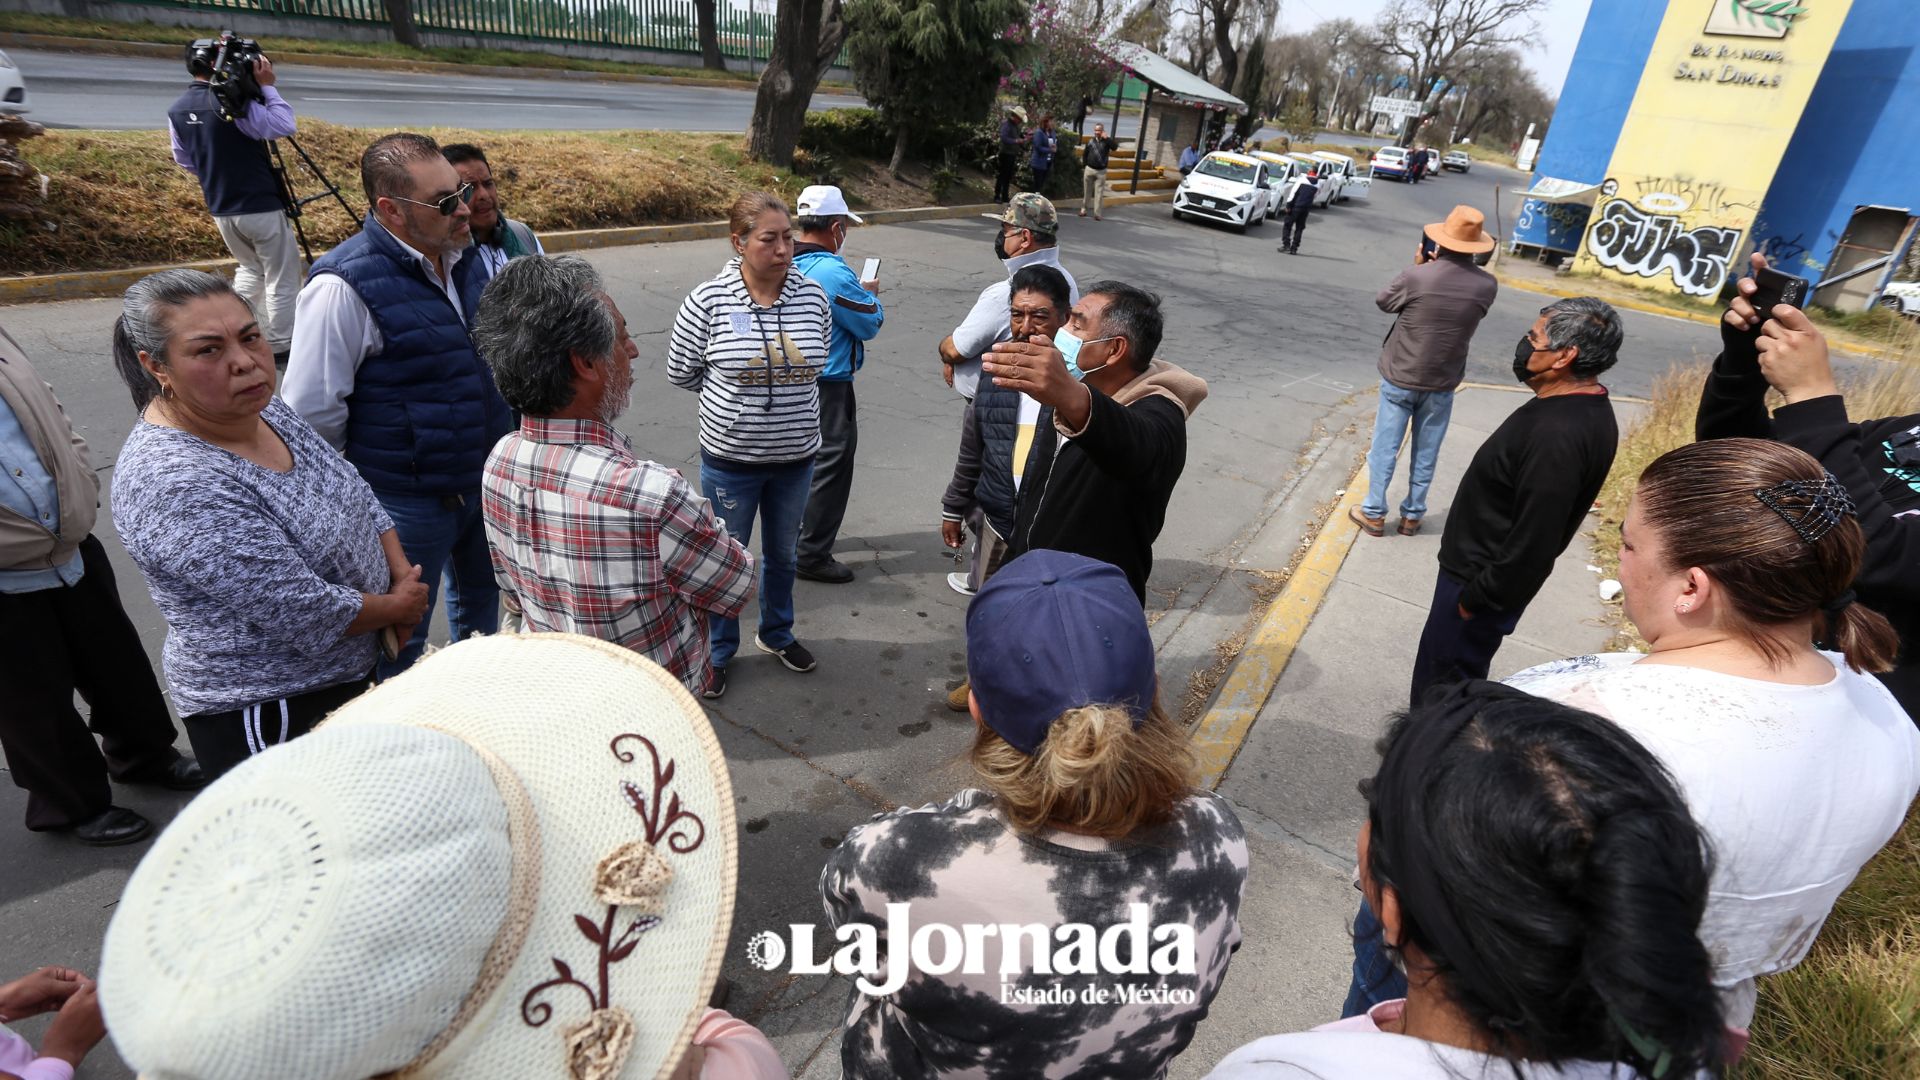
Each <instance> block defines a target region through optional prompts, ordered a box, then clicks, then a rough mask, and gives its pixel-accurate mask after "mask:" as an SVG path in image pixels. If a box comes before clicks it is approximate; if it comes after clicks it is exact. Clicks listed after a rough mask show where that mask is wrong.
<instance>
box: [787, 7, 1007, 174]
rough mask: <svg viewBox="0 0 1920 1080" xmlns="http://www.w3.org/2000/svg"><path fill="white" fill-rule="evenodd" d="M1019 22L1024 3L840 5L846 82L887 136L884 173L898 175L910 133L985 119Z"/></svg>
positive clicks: (1005, 67) (1004, 68)
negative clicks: (849, 65)
mask: <svg viewBox="0 0 1920 1080" xmlns="http://www.w3.org/2000/svg"><path fill="white" fill-rule="evenodd" d="M789 2H791V0H789ZM785 10H786V9H785V5H783V6H782V8H781V13H782V15H784V14H785ZM1026 20H1027V4H1026V0H852V2H851V3H850V4H848V6H847V49H848V52H849V54H850V59H851V60H852V62H853V82H854V85H855V86H856V87H858V88H859V90H860V93H861V94H862V95H863V96H865V97H866V99H867V101H868V103H869V104H871V105H872V106H873V107H874V108H875V109H877V110H879V112H880V117H881V119H882V120H884V121H885V122H886V124H887V126H888V127H889V128H891V129H892V130H893V160H892V162H891V163H890V165H889V166H888V168H889V170H890V171H892V172H893V173H894V174H895V175H896V176H897V175H899V172H900V167H901V165H902V164H903V163H904V162H905V160H906V156H907V143H908V141H909V139H910V138H911V136H912V133H913V131H914V130H915V129H924V128H931V127H939V126H943V125H948V124H964V123H971V122H974V121H979V120H983V119H986V117H987V115H988V113H989V112H990V111H991V110H992V108H993V98H994V93H995V91H996V90H998V88H999V86H1000V77H1001V76H1002V75H1003V74H1005V73H1007V72H1008V71H1011V70H1012V69H1013V66H1014V60H1015V59H1016V57H1017V55H1018V53H1019V50H1020V49H1021V48H1022V45H1021V43H1020V42H1019V41H1018V40H1016V38H1018V37H1019V36H1020V33H1019V32H1020V30H1021V27H1022V26H1023V25H1024V24H1025V22H1026Z"/></svg>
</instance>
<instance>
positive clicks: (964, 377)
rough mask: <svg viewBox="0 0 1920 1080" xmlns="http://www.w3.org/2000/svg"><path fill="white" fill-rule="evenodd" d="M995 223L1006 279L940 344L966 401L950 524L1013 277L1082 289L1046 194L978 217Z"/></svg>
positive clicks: (983, 294)
mask: <svg viewBox="0 0 1920 1080" xmlns="http://www.w3.org/2000/svg"><path fill="white" fill-rule="evenodd" d="M981 216H982V217H985V218H988V219H990V220H992V221H994V222H997V223H998V224H997V225H996V226H995V228H996V230H997V231H996V232H995V234H994V238H993V253H994V254H995V255H998V256H999V257H1000V263H1001V265H1002V266H1003V267H1004V268H1005V275H1004V276H1002V277H1001V278H999V279H998V280H996V281H995V282H994V283H993V284H991V285H989V286H987V287H986V288H984V289H982V290H980V298H979V299H978V300H976V301H974V305H973V310H972V311H969V312H968V313H967V317H966V318H965V319H963V320H962V321H961V323H960V325H959V326H956V327H954V330H953V333H951V334H949V335H947V336H946V338H944V339H943V340H942V341H941V342H940V363H941V365H942V369H943V371H944V373H945V375H946V380H947V385H948V386H951V387H953V388H954V389H955V390H956V391H958V392H959V394H960V396H961V397H962V398H964V399H965V400H966V402H967V411H966V412H965V413H963V414H962V415H961V417H960V431H961V440H960V454H959V461H958V463H957V464H956V467H955V475H954V481H953V483H952V484H950V485H948V494H949V496H950V497H949V498H948V499H946V500H944V501H943V507H944V509H943V511H942V514H943V516H944V517H946V518H947V519H948V520H952V519H953V517H954V512H953V510H952V509H951V507H952V506H954V505H957V504H958V503H964V502H969V501H970V500H969V499H968V497H967V496H966V495H964V494H962V488H961V484H962V474H963V473H966V472H967V471H968V470H971V471H972V472H973V473H974V474H977V473H978V472H979V469H980V454H981V448H980V446H979V445H977V444H976V443H974V441H973V438H972V433H973V432H974V430H975V427H974V424H973V416H972V409H973V395H974V392H975V390H977V389H978V388H979V385H980V358H981V357H982V356H983V355H985V354H986V352H987V350H989V349H991V348H993V346H994V343H995V342H1000V341H1006V340H1007V339H1008V338H1009V337H1011V336H1012V333H1013V330H1012V326H1011V319H1010V317H1009V315H1008V303H1007V302H1008V299H1009V297H1010V294H1011V292H1012V284H1013V275H1015V274H1017V273H1019V272H1020V271H1021V270H1022V269H1023V268H1025V267H1028V266H1036V265H1038V266H1051V267H1053V268H1054V269H1055V270H1058V271H1060V273H1061V275H1062V276H1063V277H1065V278H1066V279H1067V288H1068V289H1069V290H1070V291H1071V294H1072V299H1073V302H1074V303H1078V302H1079V301H1080V288H1079V286H1078V285H1076V284H1074V280H1073V274H1071V273H1069V272H1068V270H1067V268H1066V267H1064V266H1061V265H1060V248H1059V246H1058V242H1057V241H1058V233H1059V228H1060V215H1059V213H1058V212H1057V211H1055V210H1054V208H1053V203H1052V202H1050V201H1048V200H1047V198H1046V196H1044V195H1040V194H1038V193H1036V192H1031V191H1023V192H1020V193H1019V194H1017V195H1015V196H1014V197H1013V198H1012V199H1011V200H1009V201H1008V202H1007V208H1006V209H1005V210H1004V211H1002V212H1001V213H998V214H982V215H981ZM964 516H965V517H966V518H967V520H969V521H970V523H971V524H972V525H973V531H974V536H975V538H976V542H978V543H985V542H990V541H991V540H992V539H993V538H991V537H989V536H988V535H987V534H985V533H982V531H981V529H982V527H983V523H982V522H981V520H980V516H979V514H978V513H977V511H975V512H971V513H968V514H966V515H964ZM947 583H948V584H949V585H951V586H952V587H953V589H954V591H955V592H959V593H963V594H966V595H972V592H973V590H974V589H977V588H978V587H979V585H980V583H979V582H977V581H972V580H971V579H970V578H969V577H968V575H966V574H951V575H948V578H947Z"/></svg>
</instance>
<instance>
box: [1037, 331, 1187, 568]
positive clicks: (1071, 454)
mask: <svg viewBox="0 0 1920 1080" xmlns="http://www.w3.org/2000/svg"><path fill="white" fill-rule="evenodd" d="M1118 397H1119V398H1123V399H1125V400H1127V401H1129V402H1130V404H1126V405H1122V404H1120V402H1119V401H1118V400H1116V399H1115V398H1110V397H1108V396H1106V395H1105V394H1102V393H1100V392H1099V391H1097V390H1095V391H1093V411H1092V415H1091V417H1090V418H1089V419H1088V421H1087V426H1086V430H1084V431H1082V432H1081V433H1080V434H1079V435H1077V436H1074V437H1072V438H1066V439H1061V440H1060V441H1059V445H1058V447H1057V448H1056V449H1055V450H1054V452H1053V456H1052V457H1051V459H1049V460H1047V461H1045V462H1030V463H1029V464H1028V466H1027V471H1026V475H1025V478H1024V479H1023V480H1022V482H1021V485H1020V509H1019V513H1018V515H1017V517H1016V518H1015V520H1014V526H1013V536H1012V537H1011V538H1010V540H1009V543H1008V551H1007V557H1008V558H1014V557H1016V556H1018V555H1020V554H1021V553H1023V552H1026V551H1031V550H1034V549H1036V548H1051V549H1053V550H1055V551H1070V552H1073V553H1074V554H1076V555H1085V556H1087V557H1088V558H1092V559H1099V560H1101V561H1103V562H1109V563H1112V564H1113V565H1115V566H1117V567H1119V568H1120V569H1121V570H1122V571H1124V572H1125V573H1126V575H1127V582H1128V583H1129V584H1131V585H1132V586H1133V591H1134V594H1135V595H1137V596H1138V597H1140V602H1141V603H1142V604H1145V603H1146V598H1147V577H1148V575H1150V574H1151V573H1152V572H1153V542H1154V540H1155V539H1157V538H1158V537H1159V535H1160V528H1161V526H1162V525H1164V524H1165V523H1166V518H1167V502H1168V500H1170V499H1171V498H1172V497H1173V487H1174V484H1175V483H1176V482H1177V481H1178V480H1179V479H1180V473H1181V471H1182V470H1184V469H1185V468H1186V465H1187V416H1188V414H1189V413H1191V412H1192V411H1193V409H1194V408H1196V407H1198V405H1199V403H1200V402H1201V401H1202V400H1204V399H1205V398H1206V383H1204V382H1202V381H1201V380H1200V379H1198V378H1196V377H1195V376H1192V375H1189V374H1187V373H1186V372H1184V371H1182V370H1180V369H1179V368H1177V367H1174V366H1173V365H1171V364H1167V363H1164V362H1161V361H1155V362H1154V363H1153V365H1152V367H1151V368H1149V369H1148V370H1147V371H1146V372H1145V373H1143V374H1142V375H1141V376H1140V377H1139V378H1138V379H1135V380H1134V381H1133V382H1132V383H1129V384H1128V385H1127V386H1126V387H1125V388H1123V389H1122V390H1121V391H1120V394H1119V395H1118ZM1035 441H1036V442H1038V441H1039V440H1038V439H1036V440H1035ZM1036 467H1039V469H1040V471H1039V472H1038V473H1037V474H1036V472H1035V469H1036Z"/></svg>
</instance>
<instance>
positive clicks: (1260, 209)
mask: <svg viewBox="0 0 1920 1080" xmlns="http://www.w3.org/2000/svg"><path fill="white" fill-rule="evenodd" d="M1272 208H1273V192H1272V191H1271V190H1270V189H1269V188H1268V187H1267V163H1266V162H1264V161H1260V160H1258V159H1256V158H1251V157H1248V156H1246V155H1245V154H1228V153H1222V152H1220V151H1215V152H1213V153H1211V154H1208V155H1207V156H1206V157H1203V158H1201V159H1200V164H1198V165H1195V166H1194V167H1193V171H1192V172H1190V173H1188V174H1187V175H1186V177H1185V178H1183V179H1182V180H1181V181H1180V187H1179V188H1178V189H1176V190H1175V191H1174V193H1173V216H1174V217H1175V218H1182V217H1187V216H1192V217H1196V218H1200V219H1202V220H1205V221H1221V222H1225V223H1226V224H1228V225H1232V226H1233V227H1235V228H1236V229H1239V230H1240V231H1241V232H1246V231H1247V226H1249V225H1260V224H1264V223H1265V222H1266V220H1267V215H1268V214H1269V213H1270V212H1271V211H1272Z"/></svg>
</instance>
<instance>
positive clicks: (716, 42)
mask: <svg viewBox="0 0 1920 1080" xmlns="http://www.w3.org/2000/svg"><path fill="white" fill-rule="evenodd" d="M717 2H718V0H693V16H694V21H695V22H696V23H697V24H698V28H699V36H700V66H701V67H704V68H706V69H707V70H709V71H725V70H727V62H726V61H725V60H724V59H722V58H721V56H720V27H719V20H718V19H716V18H714V13H713V5H714V4H715V3H717Z"/></svg>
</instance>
